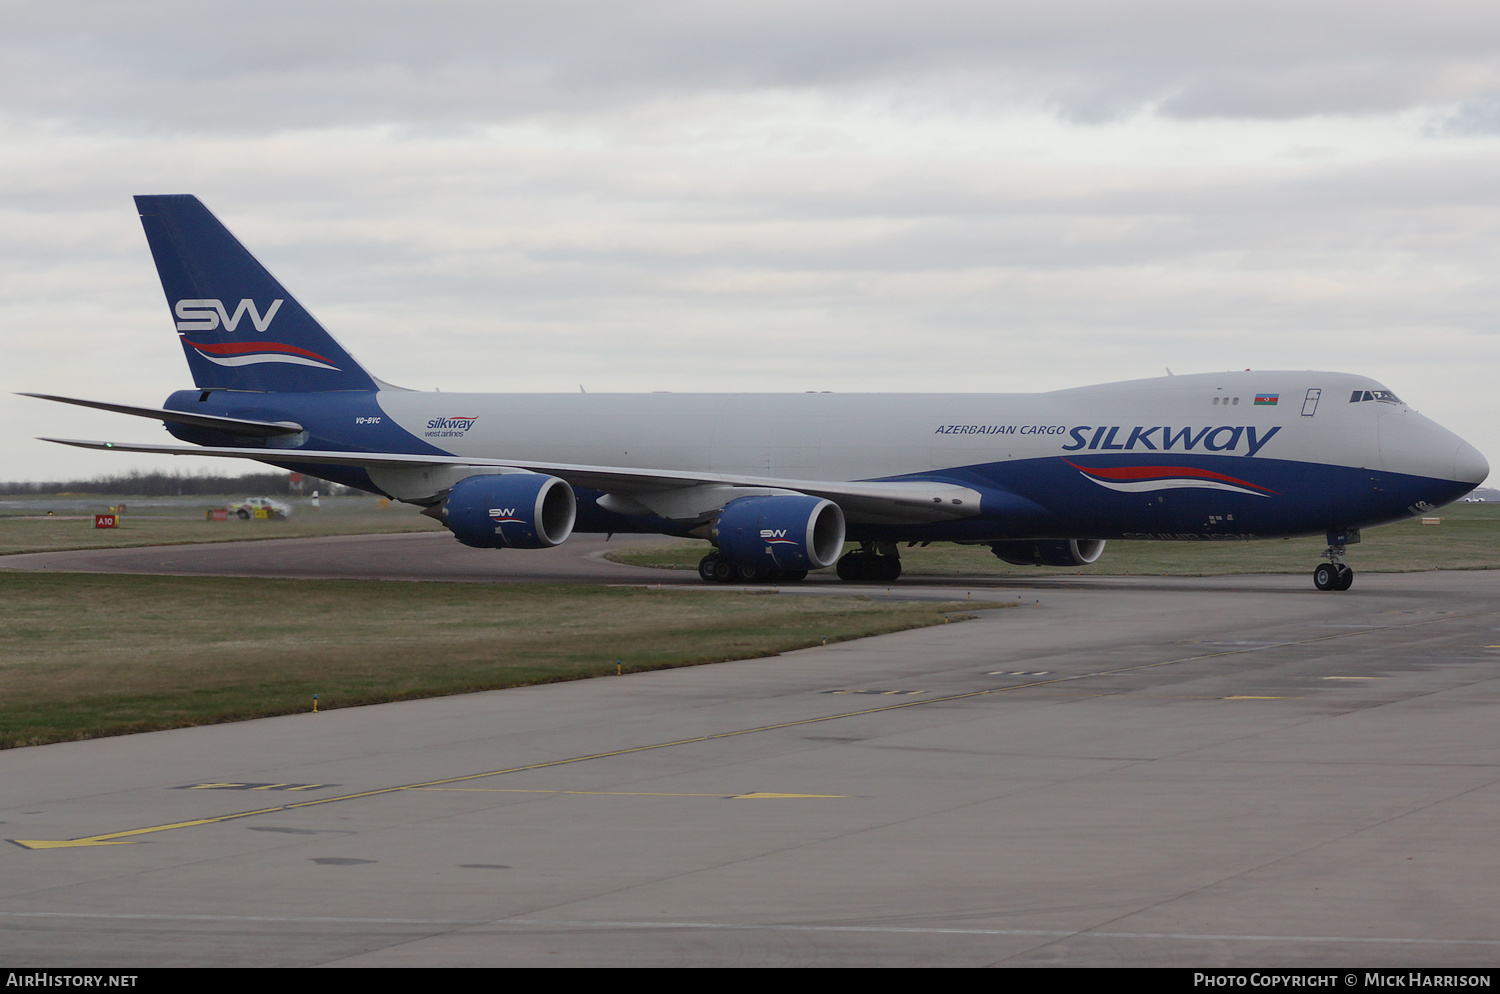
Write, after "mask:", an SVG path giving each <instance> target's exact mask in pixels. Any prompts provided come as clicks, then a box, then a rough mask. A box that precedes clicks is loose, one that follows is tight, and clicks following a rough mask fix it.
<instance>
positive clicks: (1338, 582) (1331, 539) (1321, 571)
mask: <svg viewBox="0 0 1500 994" xmlns="http://www.w3.org/2000/svg"><path fill="white" fill-rule="evenodd" d="M1344 537H1345V536H1344V535H1343V534H1338V533H1334V532H1329V534H1328V548H1327V549H1326V550H1324V552H1323V558H1324V559H1327V560H1328V562H1326V563H1319V564H1318V568H1317V569H1315V570H1313V586H1314V587H1317V588H1318V589H1319V590H1348V589H1349V588H1350V587H1351V586H1353V585H1354V570H1352V569H1350V568H1349V564H1348V563H1346V562H1344V550H1345V548H1346V546H1345V545H1344V543H1343V542H1341V541H1335V539H1341V538H1344ZM1352 537H1353V538H1354V541H1356V542H1357V541H1359V533H1358V532H1355V533H1354V535H1353V536H1352Z"/></svg>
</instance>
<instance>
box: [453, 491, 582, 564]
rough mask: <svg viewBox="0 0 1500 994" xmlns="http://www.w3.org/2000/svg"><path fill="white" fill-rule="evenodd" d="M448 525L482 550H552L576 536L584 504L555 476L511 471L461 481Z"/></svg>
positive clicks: (466, 542)
mask: <svg viewBox="0 0 1500 994" xmlns="http://www.w3.org/2000/svg"><path fill="white" fill-rule="evenodd" d="M443 511H444V514H443V517H442V519H441V520H442V521H443V523H444V524H446V525H447V526H448V528H449V529H450V530H451V531H452V532H453V535H454V537H456V538H457V539H458V540H459V541H460V542H462V543H463V544H464V545H470V546H473V547H474V548H476V549H547V548H551V547H552V546H554V545H561V544H562V543H563V541H564V540H566V539H567V537H568V536H569V535H571V534H572V533H573V522H574V520H576V518H577V516H578V501H577V498H575V497H574V496H573V488H572V487H570V486H568V485H567V484H566V483H564V482H563V481H562V480H559V479H558V478H557V477H555V476H543V475H542V474H540V473H505V474H503V475H500V476H470V477H466V478H464V479H462V480H459V481H458V482H457V483H455V484H454V485H453V489H452V490H450V491H449V492H448V498H447V500H445V501H444V502H443Z"/></svg>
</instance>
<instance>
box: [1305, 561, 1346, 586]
mask: <svg viewBox="0 0 1500 994" xmlns="http://www.w3.org/2000/svg"><path fill="white" fill-rule="evenodd" d="M1353 585H1354V570H1352V569H1350V568H1349V567H1348V566H1345V565H1344V564H1343V563H1319V564H1318V568H1317V569H1315V570H1313V586H1315V587H1317V588H1318V589H1319V590H1348V589H1349V588H1350V587H1352V586H1353Z"/></svg>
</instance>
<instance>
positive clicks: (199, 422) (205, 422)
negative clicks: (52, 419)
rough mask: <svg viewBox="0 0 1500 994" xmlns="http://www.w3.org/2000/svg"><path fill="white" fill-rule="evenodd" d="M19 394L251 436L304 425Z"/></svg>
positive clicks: (285, 431) (277, 434)
mask: <svg viewBox="0 0 1500 994" xmlns="http://www.w3.org/2000/svg"><path fill="white" fill-rule="evenodd" d="M18 396H21V397H35V398H37V399H38V400H55V401H57V402H58V403H59V404H77V405H78V406H79V407H92V408H95V409H96V410H100V411H114V412H115V413H116V414H131V415H134V416H135V417H138V418H154V419H155V420H157V421H162V422H166V423H169V424H175V425H191V426H192V427H194V428H212V429H213V430H215V431H222V432H226V433H228V434H230V435H242V436H245V437H247V438H277V437H280V436H282V435H296V434H299V433H300V432H301V431H302V426H301V425H299V424H295V423H293V422H291V421H249V420H246V419H245V418H221V417H217V416H216V415H212V414H186V413H184V412H182V411H169V410H167V409H166V408H163V407H132V406H131V405H129V404H106V403H104V402H103V401H99V400H79V399H77V398H75V397H57V396H54V395H52V394H50V393H23V394H19V395H18Z"/></svg>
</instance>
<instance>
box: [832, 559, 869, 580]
mask: <svg viewBox="0 0 1500 994" xmlns="http://www.w3.org/2000/svg"><path fill="white" fill-rule="evenodd" d="M864 565H865V555H864V553H862V552H851V553H849V554H848V555H847V556H841V557H839V563H838V565H837V566H836V567H834V571H835V572H837V573H838V575H839V579H840V580H843V581H844V582H845V583H854V582H856V581H858V580H863V579H864V578H865V575H864Z"/></svg>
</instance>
